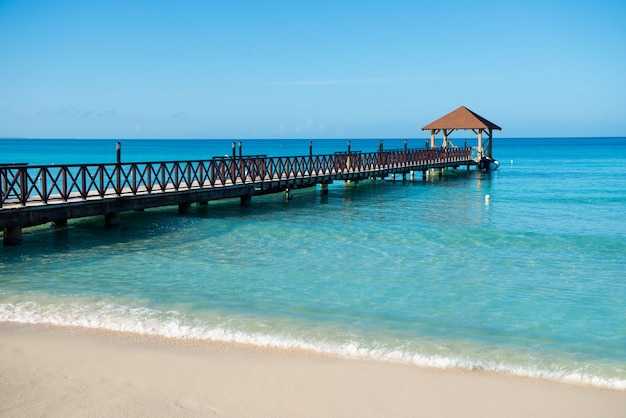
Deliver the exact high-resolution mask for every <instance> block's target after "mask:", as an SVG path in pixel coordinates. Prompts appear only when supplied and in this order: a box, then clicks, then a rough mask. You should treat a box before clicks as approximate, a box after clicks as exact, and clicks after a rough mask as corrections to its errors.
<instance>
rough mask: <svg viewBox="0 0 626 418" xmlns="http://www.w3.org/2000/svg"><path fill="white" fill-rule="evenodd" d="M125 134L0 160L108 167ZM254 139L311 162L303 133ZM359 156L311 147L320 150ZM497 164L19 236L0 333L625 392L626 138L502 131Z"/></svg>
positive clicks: (251, 144) (30, 144)
mask: <svg viewBox="0 0 626 418" xmlns="http://www.w3.org/2000/svg"><path fill="white" fill-rule="evenodd" d="M115 142H116V141H115V140H111V141H86V140H85V141H83V140H9V139H3V140H0V161H1V162H29V163H30V164H51V163H55V164H62V163H78V162H85V163H86V162H98V163H104V162H112V161H114V160H115ZM456 142H459V141H458V140H457V141H456ZM231 143H232V141H231V140H224V141H173V140H172V141H150V140H144V141H123V142H122V156H123V157H122V159H123V160H124V161H150V160H174V159H182V160H191V159H201V158H210V157H211V156H214V155H224V154H231V152H232V148H231ZM423 144H424V139H411V140H409V146H410V147H419V146H422V145H423ZM242 145H243V153H244V154H268V155H306V154H308V151H309V141H308V140H307V141H304V140H291V141H289V140H246V141H243V144H242ZM403 146H404V141H403V140H401V139H397V140H385V148H402V147H403ZM346 147H347V143H346V141H345V140H314V141H313V150H314V153H331V152H333V151H345V150H346ZM377 147H378V140H357V139H355V140H352V141H351V148H352V150H361V151H374V150H376V149H377ZM494 156H495V157H496V158H498V159H499V161H500V168H499V169H498V170H497V171H495V172H491V173H482V172H478V171H475V170H471V171H466V170H465V169H459V170H457V171H456V172H452V171H450V172H446V173H445V175H444V176H443V177H442V178H439V177H437V176H433V177H432V178H428V179H427V180H425V181H423V180H422V178H421V176H417V177H416V180H415V181H413V182H410V181H407V182H402V181H395V182H394V181H390V180H387V181H381V180H380V179H379V180H375V181H362V182H359V183H358V184H354V183H350V184H344V183H343V182H336V183H335V184H333V185H331V186H330V192H329V195H328V196H326V197H325V196H322V195H321V193H320V190H319V189H314V188H312V189H303V190H298V191H296V192H295V193H294V198H293V200H291V201H289V202H286V201H285V198H284V196H283V195H271V196H264V197H254V198H253V200H252V205H251V206H249V207H240V205H239V201H238V200H229V201H220V202H210V203H209V205H208V206H198V207H195V206H194V208H193V210H192V212H191V213H190V214H188V215H178V213H177V208H175V207H168V208H160V209H151V210H147V211H145V212H143V213H136V212H133V213H124V214H122V216H121V226H120V228H117V229H114V230H106V229H104V228H103V220H102V219H101V218H86V219H78V220H70V222H69V225H68V227H66V228H53V227H50V226H49V225H44V226H40V227H35V228H29V229H25V230H24V245H23V246H20V247H0V321H15V322H24V323H40V324H58V325H75V326H83V327H90V328H104V329H111V330H120V331H132V332H138V333H146V334H157V335H162V336H167V337H171V338H180V339H186V338H199V339H211V340H219V341H233V342H242V343H249V344H255V345H261V346H273V347H284V348H290V347H299V348H305V349H311V350H316V351H319V352H324V353H329V354H332V355H337V356H345V357H350V358H368V359H374V360H379V361H393V362H404V363H411V364H418V365H425V366H432V367H442V368H447V367H454V368H463V369H484V370H489V371H496V372H501V373H506V374H511V375H516V376H531V377H538V378H543V379H549V380H554V381H560V382H569V383H579V384H589V385H594V386H598V387H605V388H612V389H617V390H626V278H625V277H626V276H625V275H626V273H625V271H626V219H625V214H626V138H543V139H539V138H534V139H502V138H498V137H496V138H495V139H494ZM487 195H489V199H486V196H487Z"/></svg>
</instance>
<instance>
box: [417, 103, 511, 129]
mask: <svg viewBox="0 0 626 418" xmlns="http://www.w3.org/2000/svg"><path fill="white" fill-rule="evenodd" d="M433 129H434V130H441V129H493V130H498V131H500V130H501V128H500V127H499V126H498V125H496V124H495V123H493V122H489V121H488V120H487V119H485V118H483V117H482V116H480V115H477V114H476V113H474V112H472V111H471V110H469V109H468V108H466V107H465V106H461V107H459V108H458V109H456V110H453V111H452V112H450V113H448V114H447V115H445V116H442V117H440V118H439V119H437V120H436V121H434V122H431V123H429V124H428V125H426V126H424V127H423V128H422V130H423V131H430V130H433Z"/></svg>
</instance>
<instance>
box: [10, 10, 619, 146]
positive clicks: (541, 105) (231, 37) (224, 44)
mask: <svg viewBox="0 0 626 418" xmlns="http://www.w3.org/2000/svg"><path fill="white" fill-rule="evenodd" d="M624 51H626V2H624V1H623V0H613V1H604V0H597V1H593V2H592V1H586V0H581V1H575V2H572V1H567V2H566V1H550V0H540V1H535V0H527V1H518V2H504V1H481V0H477V1H473V2H468V1H445V0H436V1H424V2H422V1H386V2H382V1H380V2H374V1H366V0H361V1H341V0H334V1H325V0H316V1H311V2H307V1H300V2H298V1H239V0H230V1H228V0H206V1H192V0H190V1H158V0H157V1H153V0H151V1H126V0H107V1H88V0H82V1H74V0H63V1H54V0H47V1H43V0H42V1H37V0H0V137H31V138H120V139H123V138H226V139H230V138H233V139H253V138H405V137H407V138H421V137H426V133H425V132H422V131H421V127H422V126H424V125H426V124H427V123H429V122H431V121H433V120H435V119H437V118H439V117H440V116H442V115H444V114H445V113H448V112H449V111H452V110H454V109H456V108H457V107H458V106H461V105H464V106H467V107H468V108H470V109H471V110H473V111H475V112H477V113H479V114H481V115H482V116H484V117H486V118H487V119H489V120H491V121H492V122H494V123H496V124H498V125H500V126H501V127H502V128H503V130H502V132H501V133H498V134H497V135H498V136H501V137H541V136H624V135H626V53H625V52H624Z"/></svg>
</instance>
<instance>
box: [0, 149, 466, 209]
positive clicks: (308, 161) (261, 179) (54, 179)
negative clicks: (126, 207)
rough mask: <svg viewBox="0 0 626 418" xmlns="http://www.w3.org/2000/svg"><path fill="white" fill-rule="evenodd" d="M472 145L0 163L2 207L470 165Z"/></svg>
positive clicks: (0, 205)
mask: <svg viewBox="0 0 626 418" xmlns="http://www.w3.org/2000/svg"><path fill="white" fill-rule="evenodd" d="M470 161H472V155H471V148H453V149H450V148H430V149H403V150H385V151H378V152H360V151H353V152H338V153H333V154H321V155H306V156H304V155H303V156H287V157H267V156H266V155H249V156H234V158H233V157H213V158H211V159H208V160H188V161H160V162H129V163H107V164H66V165H32V166H31V165H27V164H2V165H0V209H2V208H3V206H6V205H7V204H9V203H12V204H16V203H19V205H20V206H22V207H24V206H28V205H41V204H52V203H66V202H68V201H70V200H71V201H74V200H77V201H80V200H88V199H103V198H117V197H122V196H138V195H147V194H152V193H156V192H159V193H167V192H181V191H191V190H202V189H208V188H217V187H227V186H235V185H244V184H261V185H263V184H264V183H267V182H276V181H282V180H290V179H296V178H303V177H307V178H311V179H314V178H318V177H322V176H333V175H334V176H336V175H340V174H350V173H362V174H363V175H364V176H366V175H367V173H368V172H378V171H381V170H392V169H401V168H405V169H406V170H407V171H408V170H411V169H412V168H414V169H424V168H430V167H431V166H441V165H442V164H443V165H445V164H455V163H469V162H470Z"/></svg>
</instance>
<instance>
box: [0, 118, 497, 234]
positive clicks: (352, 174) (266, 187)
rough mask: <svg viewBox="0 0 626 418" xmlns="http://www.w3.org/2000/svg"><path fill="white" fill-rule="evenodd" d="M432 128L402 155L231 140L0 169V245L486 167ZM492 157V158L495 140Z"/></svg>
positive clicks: (475, 151) (480, 156)
mask: <svg viewBox="0 0 626 418" xmlns="http://www.w3.org/2000/svg"><path fill="white" fill-rule="evenodd" d="M463 109H465V108H463ZM494 126H495V125H494ZM491 128H492V127H489V129H490V131H489V134H490V138H491ZM496 128H497V127H496ZM425 129H427V127H425ZM428 129H431V128H428ZM432 129H433V133H432V137H431V143H430V144H429V146H428V147H427V148H408V147H407V143H406V141H405V144H404V149H398V150H384V149H383V145H382V141H381V142H380V143H379V149H378V150H377V151H376V152H360V151H352V150H351V149H350V143H349V142H348V150H347V151H346V152H336V153H333V154H324V155H313V153H312V145H311V146H310V148H309V155H303V156H288V157H268V156H266V155H242V152H241V143H240V146H239V153H237V149H236V146H235V143H234V142H233V148H232V155H230V156H225V157H213V158H210V159H204V160H189V161H162V162H122V161H121V158H120V155H121V154H120V150H121V144H120V143H118V148H117V151H118V154H117V161H116V162H115V163H110V164H69V165H29V164H26V163H24V164H4V165H2V164H0V228H1V229H2V230H3V243H4V245H20V244H21V243H22V228H26V227H32V226H36V225H41V224H45V223H49V222H52V223H54V224H55V225H65V224H66V223H67V220H68V219H73V218H81V217H88V216H104V224H105V226H106V227H112V226H116V225H117V224H118V223H119V215H120V213H122V212H126V211H141V210H144V209H148V208H154V207H160V206H175V205H177V206H178V211H179V213H187V212H189V210H190V209H191V205H192V204H193V203H196V202H199V203H205V202H208V201H212V200H220V199H229V198H239V199H240V201H241V204H242V205H249V204H250V203H251V200H252V197H253V196H257V195H264V194H269V193H279V192H287V194H288V195H289V191H291V190H295V189H300V188H305V187H314V186H317V185H320V187H321V190H322V193H328V185H329V184H332V183H333V182H334V181H342V180H343V181H359V180H364V179H370V178H386V177H388V176H395V175H397V174H400V175H402V176H403V178H406V175H407V174H408V175H410V177H411V180H413V178H414V175H415V172H422V175H423V177H425V176H426V172H427V171H428V170H432V169H441V170H443V169H445V168H457V167H459V166H466V167H467V168H468V169H469V168H470V166H477V167H479V168H486V169H488V168H489V165H485V164H484V159H485V155H486V153H485V150H484V149H483V148H482V145H481V147H480V148H476V147H465V146H464V147H456V146H453V145H452V144H451V143H449V141H448V139H447V135H448V133H449V132H448V131H444V134H445V136H444V142H443V144H442V146H440V147H438V146H437V145H436V143H435V139H434V137H435V134H436V132H435V130H436V129H439V128H438V127H434V128H432ZM446 129H448V128H446ZM460 129H468V128H462V127H461V128H460ZM469 129H475V128H469ZM479 129H480V128H479ZM497 129H499V128H497ZM478 132H479V134H480V132H482V131H478ZM479 141H480V136H479ZM488 151H489V157H490V156H491V141H489V148H488Z"/></svg>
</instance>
